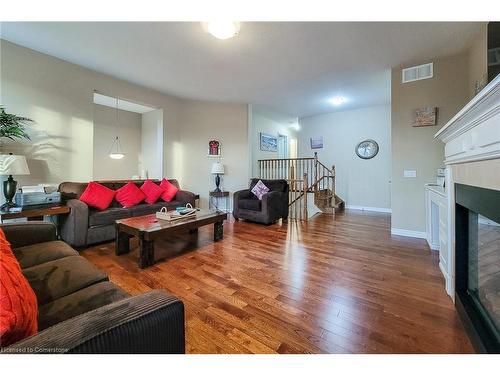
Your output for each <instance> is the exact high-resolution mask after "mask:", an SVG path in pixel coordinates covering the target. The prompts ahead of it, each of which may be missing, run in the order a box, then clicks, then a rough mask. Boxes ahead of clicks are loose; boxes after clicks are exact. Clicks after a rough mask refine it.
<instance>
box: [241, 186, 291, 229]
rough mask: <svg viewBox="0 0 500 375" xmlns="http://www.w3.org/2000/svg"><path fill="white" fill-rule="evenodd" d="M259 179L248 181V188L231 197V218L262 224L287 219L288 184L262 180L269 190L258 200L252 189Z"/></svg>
mask: <svg viewBox="0 0 500 375" xmlns="http://www.w3.org/2000/svg"><path fill="white" fill-rule="evenodd" d="M259 180H260V179H258V178H253V179H251V180H250V188H249V189H245V190H240V191H237V192H236V193H234V196H233V216H234V218H235V219H236V220H238V219H246V220H250V221H254V222H257V223H262V224H266V225H268V224H272V223H274V222H275V221H276V220H279V219H287V218H288V193H289V188H288V183H287V182H286V180H262V182H263V183H264V185H266V186H267V187H268V188H269V189H270V190H269V192H268V193H267V194H264V196H263V197H262V200H259V199H258V198H257V197H256V196H255V194H253V193H252V191H251V190H252V189H253V187H254V186H255V184H257V182H258V181H259Z"/></svg>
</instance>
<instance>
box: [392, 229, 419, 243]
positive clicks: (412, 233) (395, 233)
mask: <svg viewBox="0 0 500 375" xmlns="http://www.w3.org/2000/svg"><path fill="white" fill-rule="evenodd" d="M391 235H393V236H405V237H415V238H423V239H424V240H425V239H427V234H426V233H425V232H419V231H416V230H408V229H399V228H391Z"/></svg>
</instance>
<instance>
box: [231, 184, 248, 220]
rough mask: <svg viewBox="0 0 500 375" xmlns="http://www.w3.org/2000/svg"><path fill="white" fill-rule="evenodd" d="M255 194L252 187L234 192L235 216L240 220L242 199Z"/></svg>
mask: <svg viewBox="0 0 500 375" xmlns="http://www.w3.org/2000/svg"><path fill="white" fill-rule="evenodd" d="M252 195H253V193H252V191H251V190H250V189H243V190H239V191H237V192H235V193H234V194H233V217H234V218H235V219H236V220H238V219H239V217H240V199H248V198H251V197H252Z"/></svg>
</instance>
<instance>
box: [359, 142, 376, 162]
mask: <svg viewBox="0 0 500 375" xmlns="http://www.w3.org/2000/svg"><path fill="white" fill-rule="evenodd" d="M355 151H356V155H358V156H359V157H360V158H361V159H371V158H374V157H375V155H377V154H378V143H377V142H375V141H374V140H373V139H365V140H364V141H361V142H359V143H358V144H357V146H356V149H355Z"/></svg>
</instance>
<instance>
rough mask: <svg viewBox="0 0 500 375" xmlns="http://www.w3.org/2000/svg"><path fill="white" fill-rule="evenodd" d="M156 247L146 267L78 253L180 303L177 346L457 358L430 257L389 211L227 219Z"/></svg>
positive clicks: (456, 325)
mask: <svg viewBox="0 0 500 375" xmlns="http://www.w3.org/2000/svg"><path fill="white" fill-rule="evenodd" d="M212 230H213V229H212V226H208V227H205V228H201V229H200V231H199V233H198V234H191V235H189V234H186V235H179V236H177V237H175V238H171V239H169V240H168V241H164V242H163V243H161V244H159V245H158V248H157V251H156V252H157V254H156V259H157V263H156V264H155V265H154V266H152V267H150V268H147V269H144V270H141V269H139V268H138V267H137V258H138V250H137V244H136V243H134V244H133V245H134V246H133V247H134V250H133V251H131V252H130V254H127V255H122V256H115V255H114V244H113V243H110V244H105V245H100V246H95V247H92V248H89V249H87V250H84V251H83V252H82V255H83V256H85V257H86V258H87V259H88V260H90V261H91V262H93V263H94V264H96V265H97V266H98V267H99V268H101V269H103V270H104V271H105V272H107V273H108V274H109V275H110V278H111V280H112V281H113V282H115V283H116V284H118V285H120V286H121V287H122V288H123V289H125V290H127V291H128V292H130V293H132V294H138V293H141V292H144V291H147V290H150V289H154V288H160V289H165V290H168V291H169V292H171V293H173V294H175V295H176V296H178V297H179V298H180V299H182V300H183V301H184V303H185V307H186V348H187V351H188V352H189V353H469V352H472V347H471V345H470V342H469V340H468V338H467V336H466V334H465V333H464V330H463V327H462V325H461V323H460V321H459V319H458V316H457V313H456V311H455V309H454V306H453V303H452V301H451V299H450V298H449V297H448V296H447V295H446V293H445V290H444V279H443V277H442V275H441V273H440V271H439V268H438V255H437V253H435V252H432V251H431V250H430V249H429V248H428V246H427V244H426V242H425V241H424V240H420V239H412V238H406V237H399V236H392V237H391V235H390V215H389V214H381V213H366V212H363V211H354V210H352V211H346V212H345V213H343V214H340V215H337V216H336V217H332V216H328V215H319V216H317V217H315V218H313V219H312V220H311V221H309V222H305V223H301V222H296V221H289V222H288V223H287V222H285V223H279V224H275V225H271V226H262V225H258V224H252V223H247V222H234V221H232V220H231V221H229V222H227V223H225V225H224V239H223V240H222V241H220V242H217V243H214V242H213V241H212V236H213V234H212Z"/></svg>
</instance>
